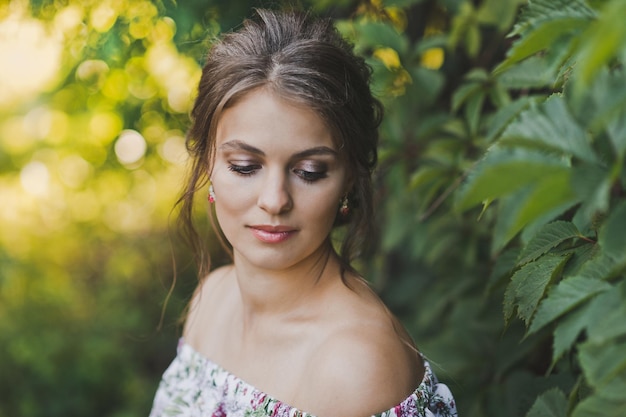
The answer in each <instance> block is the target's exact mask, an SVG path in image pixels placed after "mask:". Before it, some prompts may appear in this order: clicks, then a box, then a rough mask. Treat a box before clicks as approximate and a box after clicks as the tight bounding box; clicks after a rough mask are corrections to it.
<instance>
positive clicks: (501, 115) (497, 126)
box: [486, 96, 536, 142]
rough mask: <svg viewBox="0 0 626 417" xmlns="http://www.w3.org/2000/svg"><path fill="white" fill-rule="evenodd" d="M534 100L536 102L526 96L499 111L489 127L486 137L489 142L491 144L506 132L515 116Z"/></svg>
mask: <svg viewBox="0 0 626 417" xmlns="http://www.w3.org/2000/svg"><path fill="white" fill-rule="evenodd" d="M534 100H536V98H535V97H532V96H524V97H521V98H519V99H517V100H515V101H513V102H511V103H510V104H508V105H507V106H504V107H502V108H501V109H499V110H498V111H497V112H496V113H495V114H494V115H493V117H492V118H491V120H490V121H489V127H488V130H487V135H486V136H487V141H488V142H491V141H492V140H493V139H494V138H495V137H496V136H497V135H499V134H500V133H501V132H502V131H503V130H504V128H505V127H506V126H507V125H508V124H509V123H510V122H511V121H512V120H513V119H514V118H515V116H517V115H518V114H519V113H520V112H521V111H522V110H524V109H525V108H527V107H528V106H529V105H530V103H531V102H532V101H534Z"/></svg>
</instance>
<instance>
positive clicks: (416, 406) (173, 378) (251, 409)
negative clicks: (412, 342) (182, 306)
mask: <svg viewBox="0 0 626 417" xmlns="http://www.w3.org/2000/svg"><path fill="white" fill-rule="evenodd" d="M424 368H425V373H424V379H423V380H422V383H421V384H420V385H419V387H417V389H416V390H415V391H414V392H413V393H412V394H411V395H410V396H409V397H408V398H407V399H405V400H404V401H402V402H401V403H400V404H398V405H396V406H395V407H393V408H391V409H389V410H387V411H383V412H382V413H379V414H376V415H375V416H372V417H456V416H457V411H456V404H455V402H454V398H453V397H452V394H451V393H450V390H449V389H448V387H447V386H446V385H444V384H441V383H438V381H437V378H436V376H435V374H434V373H433V371H432V369H431V368H430V365H429V364H428V362H427V361H424ZM173 416H179V417H314V416H313V415H312V414H310V413H306V412H304V411H300V410H298V409H296V408H294V407H291V406H289V405H287V404H285V403H283V402H281V401H279V400H277V399H275V398H272V397H270V396H269V395H267V394H265V393H263V392H261V391H259V390H258V389H256V388H254V387H253V386H251V385H250V384H248V383H246V382H245V381H242V380H241V379H239V378H237V377H236V376H234V375H232V374H231V373H229V372H228V371H226V370H225V369H223V368H221V367H220V366H219V365H217V364H215V363H213V362H211V360H209V359H208V358H206V357H205V356H203V355H201V354H200V353H198V352H196V351H195V350H194V349H193V348H192V347H191V346H190V345H189V344H187V343H185V342H184V341H183V339H182V338H181V339H180V342H179V345H178V354H177V356H176V358H175V359H174V361H173V362H172V364H171V365H170V366H169V368H168V369H167V370H166V371H165V374H164V375H163V379H162V380H161V384H160V385H159V388H158V390H157V392H156V396H155V398H154V404H153V407H152V412H151V413H150V417H173Z"/></svg>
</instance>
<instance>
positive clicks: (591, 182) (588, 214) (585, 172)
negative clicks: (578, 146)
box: [572, 163, 611, 230]
mask: <svg viewBox="0 0 626 417" xmlns="http://www.w3.org/2000/svg"><path fill="white" fill-rule="evenodd" d="M572 187H573V188H574V192H575V193H576V195H577V196H578V198H579V200H580V201H581V202H582V204H581V206H580V208H579V209H578V210H577V212H576V216H575V217H574V220H573V222H574V224H576V225H577V226H578V227H579V228H580V229H581V230H585V229H588V228H590V227H592V222H593V219H594V218H595V217H596V216H597V215H599V214H604V213H606V212H607V211H608V209H609V197H610V188H611V179H610V173H609V171H608V170H607V169H606V168H604V167H602V166H599V165H596V164H585V163H583V164H580V165H578V166H576V167H574V168H573V169H572Z"/></svg>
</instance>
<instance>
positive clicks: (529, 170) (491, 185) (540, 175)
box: [457, 146, 569, 210]
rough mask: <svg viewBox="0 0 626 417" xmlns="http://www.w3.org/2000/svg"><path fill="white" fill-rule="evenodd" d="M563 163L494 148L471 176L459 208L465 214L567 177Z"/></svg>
mask: <svg viewBox="0 0 626 417" xmlns="http://www.w3.org/2000/svg"><path fill="white" fill-rule="evenodd" d="M568 173H569V168H568V167H567V165H565V163H564V161H563V160H562V159H559V158H556V157H553V156H550V155H546V154H543V153H541V152H537V151H532V150H524V149H505V148H501V147H497V146H496V147H493V148H492V149H491V150H490V151H488V152H487V154H486V156H485V157H484V158H483V160H482V161H480V162H479V163H478V164H477V166H476V167H475V169H474V170H473V172H472V173H471V174H470V175H469V176H468V179H467V181H466V183H465V184H464V186H463V187H462V188H461V190H460V192H459V194H458V200H457V204H458V208H459V209H460V210H466V209H468V208H470V207H473V206H474V205H476V204H478V203H480V202H482V201H484V200H489V199H495V198H498V197H502V196H504V195H507V194H510V193H512V192H515V191H517V190H519V189H521V188H523V187H524V186H527V185H531V184H536V183H537V182H539V181H540V180H542V179H544V178H548V177H551V176H555V175H556V176H558V175H561V176H563V175H568Z"/></svg>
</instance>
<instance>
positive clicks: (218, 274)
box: [183, 265, 232, 341]
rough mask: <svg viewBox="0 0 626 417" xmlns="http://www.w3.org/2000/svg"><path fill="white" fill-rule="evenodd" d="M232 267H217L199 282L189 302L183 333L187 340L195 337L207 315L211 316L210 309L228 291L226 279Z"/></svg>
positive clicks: (203, 324) (203, 325)
mask: <svg viewBox="0 0 626 417" xmlns="http://www.w3.org/2000/svg"><path fill="white" fill-rule="evenodd" d="M231 269H232V265H228V266H223V267H221V268H218V269H215V270H214V271H212V272H211V273H210V274H209V275H208V276H206V277H205V278H204V279H202V280H201V281H200V282H199V283H198V285H197V287H196V289H195V291H194V294H193V296H192V298H191V301H190V302H189V306H188V309H187V317H186V318H185V327H184V329H183V335H184V337H185V339H186V340H188V341H192V340H193V339H195V336H196V331H197V330H198V329H201V328H203V327H205V325H206V323H204V321H205V320H206V318H207V317H211V314H210V313H211V311H210V310H211V309H212V307H217V305H216V303H219V300H221V299H223V295H224V292H225V291H226V285H225V284H226V279H227V276H228V275H229V274H228V273H229V272H230V271H231Z"/></svg>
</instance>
